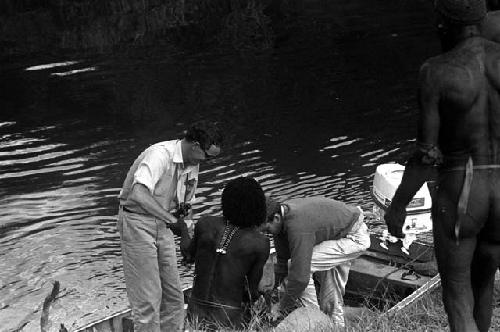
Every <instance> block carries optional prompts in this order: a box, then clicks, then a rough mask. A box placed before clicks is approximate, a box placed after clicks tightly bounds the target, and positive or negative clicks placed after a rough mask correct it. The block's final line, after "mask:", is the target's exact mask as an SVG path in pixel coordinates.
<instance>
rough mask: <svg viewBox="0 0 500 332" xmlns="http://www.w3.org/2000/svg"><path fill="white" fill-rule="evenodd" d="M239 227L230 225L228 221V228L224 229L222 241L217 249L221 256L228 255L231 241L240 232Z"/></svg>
mask: <svg viewBox="0 0 500 332" xmlns="http://www.w3.org/2000/svg"><path fill="white" fill-rule="evenodd" d="M238 229H239V227H238V226H234V225H232V224H230V223H229V221H226V226H225V227H224V232H223V233H222V238H221V240H220V243H219V245H218V246H217V249H215V252H216V253H218V254H221V255H225V254H226V253H227V248H228V247H229V243H230V242H231V239H232V238H233V236H234V234H236V232H237V231H238Z"/></svg>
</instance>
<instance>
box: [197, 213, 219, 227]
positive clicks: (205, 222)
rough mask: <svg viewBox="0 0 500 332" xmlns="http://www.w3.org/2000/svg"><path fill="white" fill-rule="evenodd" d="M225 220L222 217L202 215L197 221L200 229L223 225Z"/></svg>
mask: <svg viewBox="0 0 500 332" xmlns="http://www.w3.org/2000/svg"><path fill="white" fill-rule="evenodd" d="M223 221H224V220H223V218H222V217H215V216H202V217H201V218H200V219H199V220H198V221H197V222H196V228H198V229H199V230H204V229H215V228H217V225H221V224H222V223H223Z"/></svg>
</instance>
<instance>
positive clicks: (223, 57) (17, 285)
mask: <svg viewBox="0 0 500 332" xmlns="http://www.w3.org/2000/svg"><path fill="white" fill-rule="evenodd" d="M323 6H325V4H323ZM301 15H302V16H301V17H300V22H301V25H300V26H301V28H299V29H296V30H294V31H293V32H292V35H291V36H289V38H288V39H286V38H283V40H281V41H280V42H279V43H278V45H277V47H276V48H275V49H273V50H271V51H265V52H260V53H258V54H252V55H249V54H239V55H238V54H227V53H226V54H218V53H213V52H205V53H202V54H200V53H198V54H193V53H183V54H180V53H177V54H171V52H170V53H169V52H166V51H165V52H164V53H163V52H162V51H161V50H152V51H151V50H149V51H148V50H144V53H141V54H140V55H137V53H134V55H128V56H120V57H114V58H109V57H108V58H90V59H89V58H82V59H76V60H74V62H67V63H64V62H66V61H69V60H68V59H65V58H58V59H50V60H51V61H47V60H46V59H38V58H37V59H29V60H23V61H19V62H12V63H8V64H5V65H4V66H3V67H2V71H1V75H2V83H1V84H0V85H1V86H0V88H1V90H2V92H1V93H0V97H1V101H0V105H1V107H2V109H3V110H2V113H1V115H0V120H1V121H0V183H1V186H0V331H9V330H13V329H15V328H19V327H24V329H25V330H27V331H31V330H33V331H35V330H39V321H40V308H41V304H42V302H43V298H44V297H45V296H46V295H47V294H48V293H49V291H50V289H51V286H52V282H53V281H54V280H59V281H60V283H61V289H62V290H61V295H60V298H59V299H58V300H57V301H56V304H55V306H54V307H53V308H52V309H51V311H50V318H51V321H52V325H51V326H52V329H54V328H56V327H57V326H58V323H61V322H62V323H64V324H65V325H66V326H67V327H68V328H75V327H77V326H81V325H83V324H85V323H87V322H89V321H92V320H94V319H96V318H99V317H102V316H105V315H107V314H110V313H112V312H115V311H118V310H121V309H124V308H126V307H127V305H128V304H127V301H126V295H125V286H124V282H123V271H122V264H121V257H120V246H119V237H118V233H117V231H116V213H117V199H116V197H117V195H118V192H119V190H120V186H121V183H122V181H123V179H124V177H125V175H126V172H127V170H128V168H129V166H130V165H131V163H132V162H133V160H134V159H135V157H136V156H137V155H138V154H139V153H140V152H141V151H142V150H143V149H144V148H146V147H147V146H148V145H150V144H153V143H155V142H157V141H161V140H166V139H172V138H174V137H175V136H176V135H178V134H179V133H180V132H181V131H182V129H183V128H184V126H185V125H186V124H187V123H189V121H191V120H193V119H198V118H206V119H214V120H218V121H220V122H222V123H223V124H224V125H225V127H226V134H227V144H226V146H225V147H224V153H223V154H222V155H221V156H220V157H219V158H217V159H215V160H213V161H210V162H209V163H208V164H205V165H202V173H201V175H200V182H201V184H200V188H199V191H198V194H197V197H198V201H197V203H196V207H195V212H196V213H197V214H198V215H201V214H218V213H219V212H220V208H219V204H220V194H221V191H222V188H223V185H224V183H225V182H226V181H228V180H229V179H232V178H235V177H237V176H241V175H250V176H253V177H255V178H256V179H258V181H259V182H260V183H261V184H262V186H263V187H264V189H265V190H266V192H268V193H272V194H274V195H276V196H278V197H281V198H290V197H303V196H309V195H325V196H328V197H332V198H336V199H341V200H344V201H346V202H350V203H354V204H358V205H361V206H362V207H363V208H365V209H370V208H371V199H370V195H369V189H370V186H371V181H372V176H373V173H374V171H375V167H376V165H378V164H380V163H384V162H391V161H395V160H400V159H401V158H402V156H404V153H406V152H407V151H408V149H409V147H410V146H411V142H412V139H413V138H414V136H415V116H416V102H415V90H416V78H417V75H416V74H417V71H418V67H419V65H420V64H421V63H422V61H423V60H424V59H426V58H427V57H429V56H431V55H434V54H436V53H437V52H438V46H437V41H436V40H435V38H434V32H433V28H432V20H431V16H430V11H429V8H428V4H427V2H419V1H387V0H384V1H371V2H370V5H365V4H364V3H363V1H339V2H338V4H337V5H330V7H321V6H315V7H310V8H309V7H307V6H306V8H305V10H304V12H303V13H302V14H301ZM285 37H286V36H285ZM148 52H149V53H148ZM48 63H58V65H57V66H41V65H46V64H48ZM33 66H39V67H33ZM40 66H41V67H40ZM30 67H31V68H30ZM27 68H28V69H29V70H26V69H27ZM181 272H182V276H183V283H184V285H185V286H188V285H189V284H190V282H191V280H190V274H191V272H190V270H189V269H187V268H185V267H182V271H181Z"/></svg>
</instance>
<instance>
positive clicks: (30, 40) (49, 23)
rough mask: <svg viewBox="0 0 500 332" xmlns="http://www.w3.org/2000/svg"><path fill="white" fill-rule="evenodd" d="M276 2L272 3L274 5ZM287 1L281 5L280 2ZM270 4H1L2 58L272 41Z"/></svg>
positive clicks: (232, 0)
mask: <svg viewBox="0 0 500 332" xmlns="http://www.w3.org/2000/svg"><path fill="white" fill-rule="evenodd" d="M273 1H274V0H271V2H273ZM278 2H283V1H278ZM269 3H270V2H269V1H267V0H248V1H245V0H216V1H213V0H106V1H102V0H3V1H1V2H0V47H1V49H2V50H3V51H0V52H3V54H1V55H8V54H19V53H30V52H37V51H49V50H87V51H90V52H101V53H102V52H108V51H110V50H112V49H113V48H115V47H117V46H122V45H158V44H165V43H168V44H171V43H173V42H177V43H181V44H182V43H183V42H185V41H186V40H188V41H191V42H192V43H193V44H198V45H203V44H210V43H212V44H213V43H214V42H216V43H220V44H224V45H230V46H232V47H234V48H236V49H246V48H258V49H265V48H269V47H270V46H271V45H272V43H273V33H272V28H271V25H270V19H269V17H268V16H266V14H264V9H265V7H266V6H268V5H269Z"/></svg>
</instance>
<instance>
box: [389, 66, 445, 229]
mask: <svg viewBox="0 0 500 332" xmlns="http://www.w3.org/2000/svg"><path fill="white" fill-rule="evenodd" d="M418 102H419V108H420V113H419V123H418V134H417V146H416V149H415V152H414V153H413V155H412V156H411V157H410V159H409V160H408V162H407V164H406V167H405V171H404V174H403V179H402V180H401V184H400V185H399V187H398V189H397V190H396V193H395V195H394V197H393V199H392V203H391V205H390V206H389V208H388V210H387V213H386V215H385V221H386V224H387V226H388V229H389V232H390V233H391V234H392V235H394V236H397V237H403V232H402V227H403V224H404V221H405V218H406V206H407V205H408V203H410V201H411V200H412V198H413V196H415V194H416V193H417V191H418V190H419V189H420V187H422V185H423V184H424V183H425V182H426V181H430V180H434V178H435V176H436V167H435V166H436V165H438V164H440V163H441V162H442V155H441V152H440V150H439V147H438V137H439V126H440V117H439V85H438V84H436V80H435V79H433V74H432V72H431V68H430V66H429V65H428V64H425V65H424V66H422V68H421V70H420V88H419V94H418Z"/></svg>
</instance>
